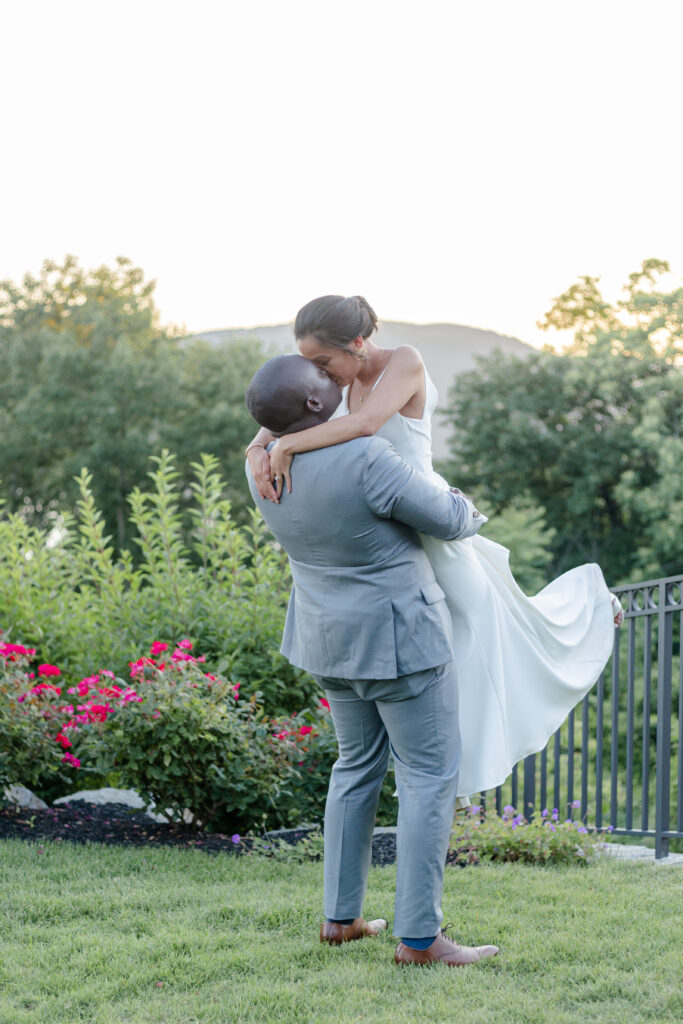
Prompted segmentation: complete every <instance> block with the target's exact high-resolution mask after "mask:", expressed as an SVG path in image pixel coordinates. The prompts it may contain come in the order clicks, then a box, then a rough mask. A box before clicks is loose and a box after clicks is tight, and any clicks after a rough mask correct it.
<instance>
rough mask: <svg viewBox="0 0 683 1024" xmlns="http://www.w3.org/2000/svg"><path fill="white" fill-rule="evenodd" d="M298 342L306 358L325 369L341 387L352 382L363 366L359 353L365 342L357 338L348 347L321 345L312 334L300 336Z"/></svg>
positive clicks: (300, 350)
mask: <svg viewBox="0 0 683 1024" xmlns="http://www.w3.org/2000/svg"><path fill="white" fill-rule="evenodd" d="M297 344H298V346H299V352H300V353H301V355H302V356H303V357H304V359H310V360H311V362H313V363H315V364H316V366H319V367H320V368H321V369H322V370H324V371H325V373H326V374H327V375H328V377H331V378H332V380H333V381H334V382H335V384H338V385H339V387H340V388H344V387H346V385H347V384H350V383H351V381H352V380H354V378H355V377H357V375H358V371H359V370H360V369H361V367H362V366H363V363H362V361H361V360H360V359H359V358H358V354H357V353H359V352H361V351H362V348H363V343H362V341H360V342H359V341H358V339H357V338H356V339H354V341H352V342H351V343H350V345H349V348H347V349H346V348H333V347H332V346H330V345H321V343H320V342H319V341H318V339H317V338H314V337H313V335H312V334H307V335H306V336H305V337H303V338H299V339H298V340H297Z"/></svg>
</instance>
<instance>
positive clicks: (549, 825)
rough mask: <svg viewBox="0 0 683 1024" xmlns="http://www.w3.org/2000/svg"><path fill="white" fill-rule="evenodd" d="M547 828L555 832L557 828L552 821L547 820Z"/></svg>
mask: <svg viewBox="0 0 683 1024" xmlns="http://www.w3.org/2000/svg"><path fill="white" fill-rule="evenodd" d="M548 828H549V829H550V831H551V832H557V829H556V828H555V826H554V825H553V823H552V821H549V822H548Z"/></svg>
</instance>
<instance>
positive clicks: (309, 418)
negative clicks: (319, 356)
mask: <svg viewBox="0 0 683 1024" xmlns="http://www.w3.org/2000/svg"><path fill="white" fill-rule="evenodd" d="M245 399H246V403H247V409H248V410H249V412H250V413H251V415H252V416H253V417H254V419H255V420H256V422H257V423H258V424H260V426H262V427H266V429H267V430H269V431H270V432H271V434H275V436H279V435H280V434H294V433H296V432H297V431H299V430H306V429H307V428H308V427H315V426H316V425H317V424H318V423H324V422H325V421H326V420H328V419H329V418H330V416H331V415H332V413H333V412H334V410H335V409H336V408H337V406H338V405H339V403H340V402H341V391H340V390H339V386H338V385H337V384H335V382H334V381H333V380H332V378H331V377H328V376H327V374H326V373H324V372H323V371H322V370H321V369H320V367H319V366H316V365H315V363H312V362H311V361H310V359H304V358H303V356H298V355H286V356H275V357H274V358H273V359H269V360H268V362H267V363H265V364H264V365H263V366H262V367H261V369H260V370H257V371H256V373H255V374H254V376H253V377H252V378H251V381H250V383H249V387H248V388H247V393H246V396H245Z"/></svg>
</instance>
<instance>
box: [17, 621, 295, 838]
mask: <svg viewBox="0 0 683 1024" xmlns="http://www.w3.org/2000/svg"><path fill="white" fill-rule="evenodd" d="M192 650H193V644H192V641H191V640H189V639H183V640H180V641H179V642H178V643H177V644H175V645H173V644H168V643H164V642H161V641H156V642H155V643H153V644H152V646H151V647H150V652H149V655H143V656H142V657H140V658H138V659H137V660H135V661H131V662H130V663H129V676H130V678H129V679H127V680H124V679H120V678H117V677H115V676H114V674H113V673H112V672H110V671H108V670H106V669H102V670H100V671H99V672H96V673H94V674H93V675H90V676H85V677H84V678H82V679H80V680H79V681H78V682H77V683H75V684H74V685H72V686H67V685H66V684H65V683H64V681H63V680H62V678H61V671H60V669H59V667H58V666H56V665H49V664H41V665H39V666H38V669H37V677H36V672H33V671H30V667H31V661H32V659H34V658H35V655H36V651H35V649H34V648H27V647H24V646H22V645H20V644H0V728H1V730H2V735H3V743H2V747H1V748H0V749H1V753H0V783H2V784H3V785H9V784H11V783H13V782H16V783H22V784H23V785H26V786H29V788H31V789H33V790H34V792H36V793H37V794H38V795H44V794H45V795H47V794H48V793H50V794H51V795H53V796H54V795H57V793H58V792H59V791H60V788H61V791H63V792H70V791H71V792H72V791H73V790H74V789H76V788H83V786H84V785H85V783H86V781H90V780H89V779H79V778H78V777H77V776H78V775H80V774H83V773H84V772H85V773H88V774H89V775H95V776H96V777H97V778H98V779H99V780H105V779H106V780H108V782H109V783H110V784H113V785H120V786H123V787H132V788H134V789H136V790H137V791H138V792H139V793H140V794H141V795H142V796H143V798H144V799H146V800H148V801H149V802H153V803H154V804H155V805H156V806H157V807H159V808H161V809H162V813H166V815H167V817H168V818H169V820H170V821H172V822H180V821H184V822H185V823H187V811H188V810H189V812H190V818H191V823H192V824H194V825H195V827H196V826H198V825H200V824H201V825H202V826H206V825H212V824H213V825H214V826H217V825H219V824H223V825H225V827H232V828H234V827H240V828H245V827H247V826H249V825H252V824H253V823H254V821H258V820H260V818H261V817H262V815H263V813H264V811H265V812H266V813H268V814H269V815H274V816H275V817H277V815H278V811H277V807H278V799H279V797H280V795H281V794H282V793H284V792H285V790H286V789H287V784H288V783H290V782H293V781H294V780H295V778H296V775H297V772H296V768H295V765H294V759H293V757H292V756H291V749H290V748H292V746H293V744H292V743H289V744H288V743H282V742H281V741H279V740H278V739H276V738H275V736H274V735H273V728H272V723H271V722H270V720H268V719H267V718H266V717H265V716H264V715H263V712H262V708H261V706H260V704H259V701H258V699H257V697H252V699H251V700H249V701H240V700H239V688H240V684H239V683H232V682H229V681H228V680H226V679H225V678H224V677H223V676H221V675H219V674H218V673H210V672H205V671H204V662H205V658H204V657H203V656H196V655H194V654H193V653H192ZM280 731H282V730H280ZM307 731H308V730H306V731H304V733H303V735H306V733H307ZM74 771H76V772H77V775H76V776H74Z"/></svg>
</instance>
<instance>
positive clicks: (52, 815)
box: [0, 800, 474, 867]
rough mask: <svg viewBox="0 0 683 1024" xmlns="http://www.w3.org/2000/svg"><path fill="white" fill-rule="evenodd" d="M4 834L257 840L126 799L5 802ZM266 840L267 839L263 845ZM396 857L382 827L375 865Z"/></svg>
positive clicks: (229, 846)
mask: <svg viewBox="0 0 683 1024" xmlns="http://www.w3.org/2000/svg"><path fill="white" fill-rule="evenodd" d="M311 831H312V829H311V828H299V829H288V830H280V831H278V832H277V833H267V834H266V837H265V838H267V839H272V838H275V839H277V840H279V841H280V842H284V843H288V844H289V845H292V846H294V845H296V844H297V843H299V842H301V841H303V840H305V839H306V838H307V837H308V836H309V835H310V834H311ZM0 839H24V840H27V841H29V842H41V843H42V842H52V843H62V842H67V843H81V844H83V843H104V844H105V845H107V846H176V847H182V848H185V849H190V848H194V849H197V850H203V851H204V853H230V854H233V855H234V854H238V855H239V854H245V853H249V852H250V850H251V849H252V846H253V842H254V841H253V839H251V838H250V837H248V836H246V837H245V836H238V835H236V834H235V835H232V836H229V835H223V834H222V833H219V832H202V831H197V832H193V831H191V830H189V829H177V828H174V827H173V826H171V825H170V824H165V823H163V822H156V821H154V820H153V819H152V818H150V817H149V816H148V815H147V814H146V813H145V812H144V811H142V810H133V809H131V808H130V807H129V806H128V805H127V804H122V803H108V804H96V803H90V802H89V801H86V800H72V801H70V802H69V803H68V804H62V805H60V806H59V807H48V808H47V809H46V810H35V809H33V808H29V807H13V806H9V807H2V806H0ZM261 845H262V844H261ZM395 860H396V835H395V833H394V832H381V833H379V834H378V835H376V836H375V837H374V839H373V841H372V864H373V866H374V867H385V866H387V865H389V864H393V863H394V862H395ZM473 862H474V860H473V858H472V856H471V853H470V851H469V849H462V850H455V851H449V854H448V863H450V864H458V865H460V866H462V867H464V866H465V865H466V864H468V863H473Z"/></svg>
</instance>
